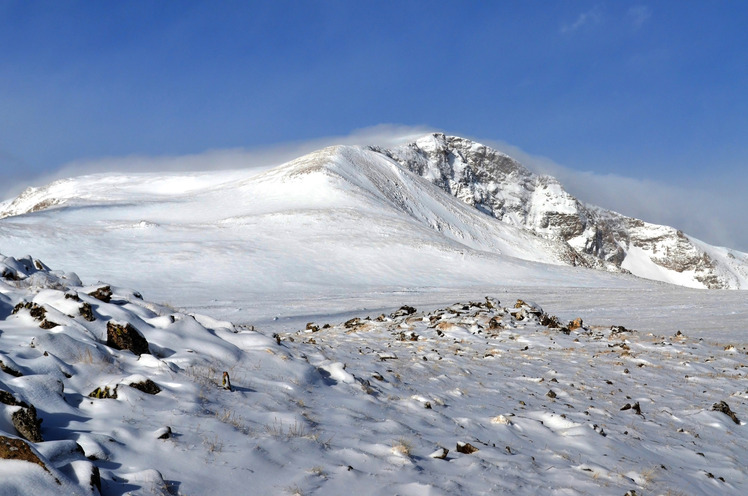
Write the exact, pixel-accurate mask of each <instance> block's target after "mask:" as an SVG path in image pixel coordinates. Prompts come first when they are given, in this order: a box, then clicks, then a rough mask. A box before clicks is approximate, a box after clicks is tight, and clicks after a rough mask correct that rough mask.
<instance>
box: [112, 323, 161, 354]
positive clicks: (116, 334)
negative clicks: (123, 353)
mask: <svg viewBox="0 0 748 496" xmlns="http://www.w3.org/2000/svg"><path fill="white" fill-rule="evenodd" d="M106 344H107V346H111V347H112V348H114V349H116V350H130V351H132V352H133V353H135V354H136V355H138V356H140V355H143V354H148V355H150V353H151V352H150V350H149V349H148V341H146V339H145V338H144V337H143V336H142V335H141V334H140V332H139V331H138V330H137V329H135V328H134V327H133V326H132V325H130V324H129V323H128V324H125V325H124V326H122V325H120V324H115V323H114V322H112V321H109V322H107V324H106Z"/></svg>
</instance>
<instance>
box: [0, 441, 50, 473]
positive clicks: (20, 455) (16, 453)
mask: <svg viewBox="0 0 748 496" xmlns="http://www.w3.org/2000/svg"><path fill="white" fill-rule="evenodd" d="M0 459H2V460H21V461H25V462H29V463H35V464H36V465H39V466H40V467H42V468H43V469H44V470H45V471H46V472H48V473H49V469H48V468H47V466H46V465H45V464H44V462H42V461H41V459H40V458H39V457H38V456H36V454H35V453H34V452H33V451H31V448H29V445H28V444H26V443H25V442H24V441H22V440H20V439H13V438H10V437H5V436H0ZM55 480H57V479H55ZM57 483H58V484H60V481H57Z"/></svg>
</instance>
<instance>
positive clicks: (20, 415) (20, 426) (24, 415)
mask: <svg viewBox="0 0 748 496" xmlns="http://www.w3.org/2000/svg"><path fill="white" fill-rule="evenodd" d="M0 403H2V404H4V405H8V406H17V407H20V408H19V409H18V410H16V411H15V412H13V414H12V415H11V422H13V427H15V428H16V431H18V434H20V435H21V436H22V437H23V438H24V439H27V440H28V441H31V442H32V443H41V442H42V441H43V439H42V427H41V425H42V421H41V419H39V418H37V417H36V408H35V407H34V405H29V404H28V403H26V402H25V401H19V400H17V399H16V398H15V396H13V394H11V393H9V392H8V391H3V390H1V389H0Z"/></svg>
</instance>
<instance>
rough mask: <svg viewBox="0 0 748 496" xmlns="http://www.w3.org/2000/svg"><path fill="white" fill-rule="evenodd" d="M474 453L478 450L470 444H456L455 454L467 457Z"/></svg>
mask: <svg viewBox="0 0 748 496" xmlns="http://www.w3.org/2000/svg"><path fill="white" fill-rule="evenodd" d="M476 451H478V448H476V447H475V446H473V445H472V444H470V443H462V442H458V443H457V452H458V453H463V454H465V455H469V454H471V453H475V452H476Z"/></svg>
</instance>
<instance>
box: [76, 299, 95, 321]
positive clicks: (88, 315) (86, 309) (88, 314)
mask: <svg viewBox="0 0 748 496" xmlns="http://www.w3.org/2000/svg"><path fill="white" fill-rule="evenodd" d="M78 312H79V313H80V314H81V316H82V317H83V318H84V319H86V320H87V321H89V322H93V321H94V320H96V317H94V314H93V309H92V308H91V305H90V304H88V303H83V305H81V306H80V308H79V309H78Z"/></svg>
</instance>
